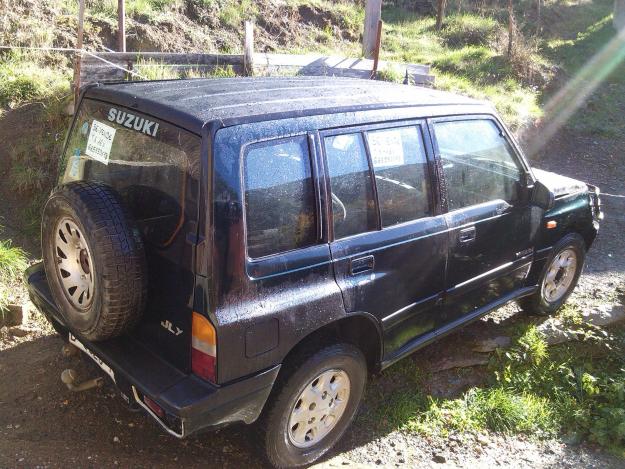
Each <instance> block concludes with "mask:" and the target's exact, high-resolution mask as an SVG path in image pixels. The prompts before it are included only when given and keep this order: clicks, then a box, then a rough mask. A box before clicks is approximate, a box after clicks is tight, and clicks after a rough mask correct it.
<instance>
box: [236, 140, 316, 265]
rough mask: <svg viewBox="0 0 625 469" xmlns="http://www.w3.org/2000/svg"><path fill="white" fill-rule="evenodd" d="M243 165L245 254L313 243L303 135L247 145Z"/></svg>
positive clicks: (313, 222) (311, 194)
mask: <svg viewBox="0 0 625 469" xmlns="http://www.w3.org/2000/svg"><path fill="white" fill-rule="evenodd" d="M244 166H245V171H244V172H245V175H244V177H245V213H246V222H247V252H248V255H249V256H250V257H253V258H257V257H263V256H268V255H270V254H276V253H279V252H285V251H290V250H293V249H298V248H302V247H306V246H310V245H312V244H314V243H315V242H316V239H317V236H316V232H317V231H316V214H315V210H316V209H315V192H314V185H313V180H312V171H311V165H310V154H309V152H308V141H307V139H306V137H305V136H301V137H295V138H288V139H281V140H273V141H269V142H263V143H259V144H255V145H251V146H250V147H248V149H247V152H246V154H245V165H244Z"/></svg>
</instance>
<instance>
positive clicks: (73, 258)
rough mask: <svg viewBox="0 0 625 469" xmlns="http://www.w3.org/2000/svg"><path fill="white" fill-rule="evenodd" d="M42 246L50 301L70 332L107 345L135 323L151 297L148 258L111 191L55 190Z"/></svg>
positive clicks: (83, 185) (90, 186) (79, 186)
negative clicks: (103, 341)
mask: <svg viewBox="0 0 625 469" xmlns="http://www.w3.org/2000/svg"><path fill="white" fill-rule="evenodd" d="M41 241H42V251H43V258H44V264H45V269H46V275H47V277H48V283H49V285H50V290H51V292H52V296H53V298H54V300H55V301H56V303H57V305H58V306H59V310H60V311H62V314H63V315H64V318H65V320H66V322H67V325H68V326H69V327H70V328H71V329H74V330H75V331H77V332H78V333H80V334H81V335H82V336H83V337H85V338H86V339H88V340H104V339H109V338H112V337H116V336H118V335H120V334H122V333H124V332H126V331H127V330H129V329H130V328H132V327H133V326H134V325H135V324H136V323H137V321H138V320H139V318H140V317H141V314H142V313H143V309H144V307H145V301H146V295H147V272H146V260H145V252H144V249H143V242H142V240H141V235H140V233H139V230H138V229H137V227H136V225H135V223H134V221H133V219H132V218H131V217H130V216H129V215H128V213H127V211H126V210H125V209H124V207H123V205H122V202H121V200H120V198H119V196H118V195H117V194H116V193H115V192H114V191H113V189H111V188H110V187H108V186H106V185H103V184H98V183H93V182H74V183H70V184H66V185H63V186H61V187H59V188H57V189H56V190H55V191H54V192H53V193H52V194H51V195H50V197H49V198H48V201H47V202H46V204H45V207H44V211H43V225H42V236H41Z"/></svg>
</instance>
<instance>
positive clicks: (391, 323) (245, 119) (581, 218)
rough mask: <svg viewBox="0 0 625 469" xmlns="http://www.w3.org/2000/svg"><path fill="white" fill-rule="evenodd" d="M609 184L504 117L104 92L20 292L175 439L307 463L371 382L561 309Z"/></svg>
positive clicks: (189, 87)
mask: <svg viewBox="0 0 625 469" xmlns="http://www.w3.org/2000/svg"><path fill="white" fill-rule="evenodd" d="M598 193H599V192H598V189H597V188H595V187H592V186H589V185H587V184H585V183H583V182H580V181H576V180H573V179H569V178H566V177H563V176H558V175H556V174H553V173H547V172H544V171H539V170H536V169H534V170H533V169H532V168H530V166H529V165H528V163H527V161H526V160H525V158H524V157H523V154H522V152H521V151H520V149H519V147H518V145H517V144H516V143H515V142H514V140H513V139H512V137H511V136H510V134H509V133H508V132H507V130H506V129H505V127H504V125H503V124H502V122H501V120H500V119H499V118H498V117H497V115H496V113H495V112H494V111H493V109H492V108H491V107H490V106H489V105H487V104H485V103H482V102H478V101H474V100H471V99H468V98H465V97H461V96H457V95H453V94H448V93H443V92H439V91H433V90H431V89H427V88H419V87H411V86H404V85H392V84H384V83H380V82H373V81H364V80H353V79H335V78H255V79H252V78H240V79H226V80H207V79H199V80H176V81H156V82H135V83H119V84H111V85H96V86H91V87H89V88H87V89H86V90H84V91H83V94H82V98H81V102H80V107H79V110H78V112H77V113H76V116H75V118H74V122H73V124H72V129H71V131H70V133H69V137H68V140H67V143H66V145H65V150H64V154H63V158H62V175H61V178H60V181H59V185H58V187H57V188H56V189H55V190H54V191H53V192H52V194H51V195H50V198H49V199H48V201H47V203H46V205H45V208H44V212H43V225H42V226H43V229H42V244H43V246H42V247H43V253H44V262H43V263H42V264H39V265H35V266H33V267H32V268H30V269H29V270H28V272H27V280H28V284H29V289H30V295H31V298H32V300H33V302H34V303H35V304H36V305H37V306H38V307H39V308H40V309H41V311H43V312H44V313H45V314H46V316H47V317H48V318H49V320H50V321H51V322H52V324H53V325H54V326H55V328H56V329H57V330H58V331H59V332H60V333H61V334H62V335H63V336H64V337H66V338H67V340H69V342H70V343H72V344H74V345H75V346H76V347H79V348H80V349H82V350H83V351H85V352H86V353H87V354H88V355H90V356H91V357H92V358H93V359H94V360H96V362H97V363H98V364H99V365H100V366H101V367H102V368H103V369H104V370H105V371H106V373H107V374H108V375H109V376H110V378H111V379H112V380H113V381H114V382H115V384H116V385H117V387H118V388H119V390H120V392H121V395H122V397H123V398H124V399H125V400H126V401H127V402H128V403H129V404H130V405H132V406H138V407H141V408H143V409H144V410H145V411H146V412H147V413H148V414H150V415H151V416H152V417H153V418H154V419H155V420H156V421H157V422H158V423H159V424H160V425H161V426H162V427H163V428H164V429H165V430H166V431H167V432H169V433H170V434H172V435H175V436H177V437H180V438H182V437H186V436H187V435H189V434H191V433H193V432H196V431H198V430H200V429H204V428H207V427H215V426H218V425H221V424H226V423H230V422H240V421H242V422H245V423H248V424H250V423H253V422H256V425H257V428H258V430H259V431H260V434H261V435H262V441H263V442H264V447H265V448H266V454H267V457H268V459H269V461H270V462H271V463H272V464H273V465H275V466H277V467H292V466H298V465H303V464H307V463H310V462H312V461H314V460H315V459H317V458H318V457H320V456H321V455H322V454H323V453H325V452H326V451H327V450H328V449H329V448H330V447H331V446H332V445H333V444H334V443H335V442H336V441H337V440H338V439H339V438H340V437H341V435H342V434H343V433H344V432H345V430H346V429H347V427H348V426H349V424H350V422H351V420H352V419H353V417H354V415H355V413H356V411H357V409H358V405H359V402H360V400H361V397H362V395H363V390H364V386H365V382H366V379H367V375H368V373H369V372H372V371H379V370H382V369H384V368H386V367H388V366H390V365H391V364H393V363H395V362H396V361H397V360H400V359H401V358H403V357H405V356H407V355H409V354H410V353H412V352H414V351H415V350H417V349H419V348H420V347H423V346H425V345H427V344H428V343H431V342H432V341H434V340H436V339H438V338H440V337H442V336H444V335H445V334H447V333H449V332H451V331H454V330H456V329H458V328H459V327H462V326H464V325H466V324H467V323H469V322H471V321H473V320H476V319H478V318H479V317H481V316H483V315H485V314H486V313H488V312H489V311H491V310H493V309H494V308H497V307H499V306H501V305H503V304H505V303H507V302H509V301H513V300H516V301H518V302H519V303H520V304H521V305H522V307H523V309H525V310H527V311H528V312H531V313H538V314H550V313H552V312H554V311H555V310H556V309H558V308H559V307H560V306H561V305H562V304H563V303H564V301H565V300H566V299H567V297H568V295H569V294H570V293H571V291H572V290H573V288H574V287H575V284H576V282H577V279H578V277H579V275H580V272H581V269H582V266H583V262H584V255H585V252H586V250H587V249H588V248H589V247H590V245H591V244H592V242H593V240H594V238H595V236H596V233H597V230H598V227H599V220H600V219H601V216H602V215H601V211H600V203H599V197H598Z"/></svg>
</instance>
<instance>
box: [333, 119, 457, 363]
mask: <svg viewBox="0 0 625 469" xmlns="http://www.w3.org/2000/svg"><path fill="white" fill-rule="evenodd" d="M321 143H322V146H323V154H324V157H325V158H324V164H325V168H326V173H327V178H328V184H327V191H328V194H329V197H328V200H331V202H332V203H331V207H329V212H330V213H329V214H328V220H330V229H331V233H332V237H331V239H332V241H331V243H330V250H331V253H332V259H333V263H334V269H335V275H336V279H337V283H338V284H339V287H340V288H341V291H342V294H343V299H344V303H345V308H346V309H347V310H348V311H349V312H367V313H370V314H372V315H374V316H375V317H376V318H377V319H378V320H379V321H380V322H381V323H382V327H383V330H384V336H385V337H384V344H385V345H384V347H385V350H384V354H385V357H390V356H392V355H394V354H398V353H400V352H401V349H402V348H403V347H409V345H410V344H409V343H410V341H411V340H413V339H415V338H416V337H419V336H422V335H423V334H426V333H428V332H431V331H433V329H434V327H435V325H436V323H437V316H438V315H439V314H440V306H439V305H440V301H439V300H440V298H441V294H442V292H443V287H444V273H445V261H446V257H447V241H448V238H447V234H446V225H445V219H444V217H443V216H442V215H440V214H439V209H438V205H437V200H436V199H435V198H434V197H433V193H434V191H433V187H432V181H433V179H432V177H431V173H432V171H431V165H430V158H429V156H430V155H429V152H428V148H429V145H428V134H427V129H426V128H425V127H424V125H423V122H420V121H414V122H403V123H394V124H382V125H375V126H368V127H362V128H355V129H341V130H335V131H327V132H322V133H321ZM328 205H330V204H328Z"/></svg>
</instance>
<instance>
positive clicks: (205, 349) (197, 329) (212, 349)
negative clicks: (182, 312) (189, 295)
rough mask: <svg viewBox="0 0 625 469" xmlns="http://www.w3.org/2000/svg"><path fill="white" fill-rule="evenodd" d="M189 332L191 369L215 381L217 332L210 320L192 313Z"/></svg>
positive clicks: (200, 375)
mask: <svg viewBox="0 0 625 469" xmlns="http://www.w3.org/2000/svg"><path fill="white" fill-rule="evenodd" d="M191 329H192V332H191V371H193V373H194V374H196V375H198V376H199V377H201V378H204V379H207V380H209V381H212V382H213V383H214V382H216V363H217V333H216V331H215V328H214V327H213V325H212V324H211V323H210V321H209V320H208V319H207V318H205V317H204V316H202V315H201V314H199V313H195V312H194V313H193V325H192V328H191Z"/></svg>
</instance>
